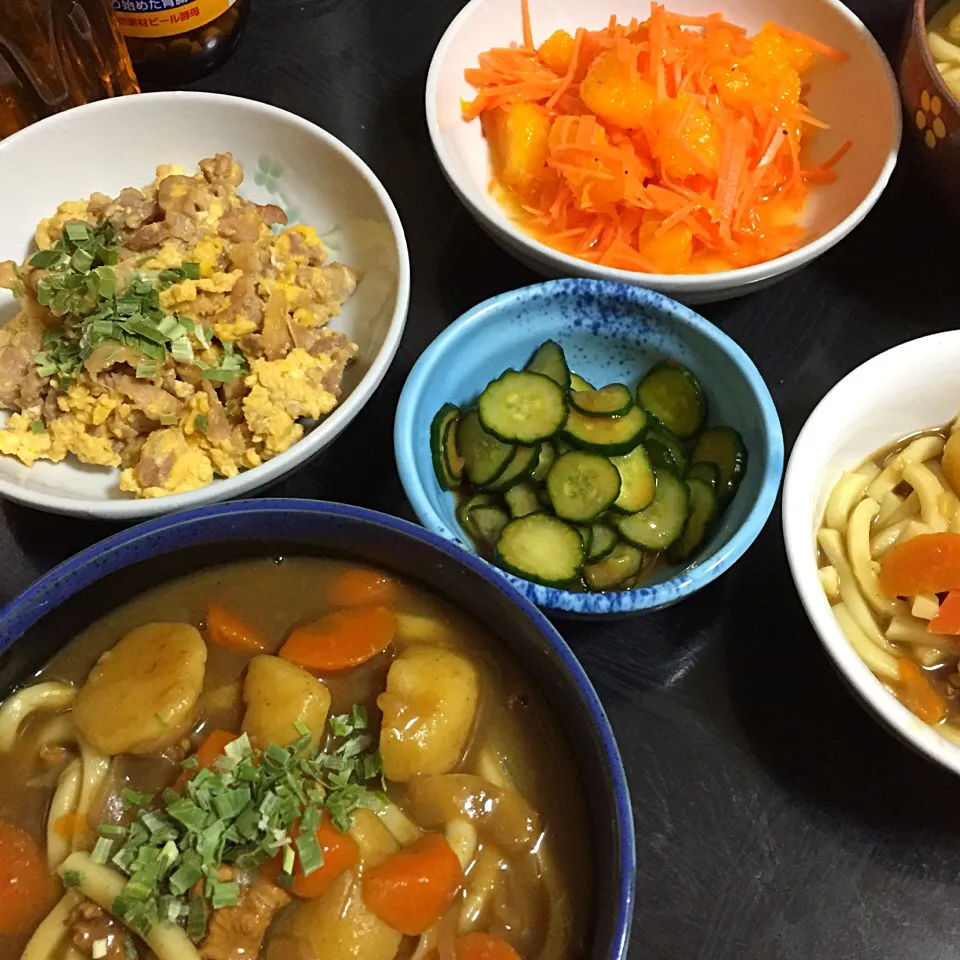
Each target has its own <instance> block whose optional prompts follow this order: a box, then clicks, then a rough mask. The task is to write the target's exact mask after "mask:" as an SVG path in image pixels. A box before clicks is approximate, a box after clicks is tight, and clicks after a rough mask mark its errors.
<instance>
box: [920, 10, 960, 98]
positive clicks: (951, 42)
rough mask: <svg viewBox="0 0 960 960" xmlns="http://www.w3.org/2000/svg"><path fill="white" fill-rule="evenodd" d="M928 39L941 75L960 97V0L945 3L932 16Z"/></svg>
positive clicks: (956, 95)
mask: <svg viewBox="0 0 960 960" xmlns="http://www.w3.org/2000/svg"><path fill="white" fill-rule="evenodd" d="M927 41H928V43H929V44H930V52H931V53H932V54H933V59H934V60H935V61H936V64H937V70H938V71H939V73H940V76H942V77H943V79H944V82H945V83H946V84H947V86H948V87H949V88H950V90H951V91H952V92H953V95H954V96H955V97H960V0H951V2H949V3H945V4H944V5H943V6H942V7H941V8H940V9H939V10H938V11H937V12H936V13H935V14H934V15H933V16H932V17H931V18H930V22H929V23H928V24H927Z"/></svg>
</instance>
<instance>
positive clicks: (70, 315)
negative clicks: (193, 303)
mask: <svg viewBox="0 0 960 960" xmlns="http://www.w3.org/2000/svg"><path fill="white" fill-rule="evenodd" d="M121 246H122V239H121V237H120V235H119V234H118V233H117V231H116V230H115V229H114V227H113V225H112V224H111V223H110V222H109V221H108V220H104V221H102V222H101V223H99V224H98V225H97V226H96V227H91V226H90V225H89V224H86V223H81V222H80V221H71V222H69V223H67V224H66V226H65V227H64V228H63V234H62V235H61V236H60V239H59V240H58V241H57V242H56V244H54V246H52V247H51V248H50V249H49V250H41V251H39V252H38V253H35V254H34V255H33V257H31V258H30V266H31V267H36V268H38V269H43V270H46V271H47V273H46V275H45V276H44V277H43V278H42V279H41V280H40V281H39V283H38V284H37V300H38V301H39V303H40V304H41V305H42V306H45V307H49V309H50V311H51V312H52V313H53V314H54V316H56V317H59V318H61V320H62V325H61V326H60V327H58V328H57V329H54V330H49V331H47V332H46V333H45V334H44V338H43V349H42V350H41V351H40V353H38V354H37V355H36V357H35V362H36V364H37V372H38V373H39V375H40V376H41V377H55V378H57V380H58V383H59V386H60V388H61V389H63V390H65V389H67V388H68V387H69V386H70V384H71V383H72V382H73V380H74V377H75V376H76V373H77V370H78V368H79V366H80V364H81V363H82V362H83V361H84V360H86V359H87V358H88V357H89V356H90V355H91V354H92V353H93V351H94V350H96V349H97V348H98V347H100V346H101V345H103V344H106V343H113V344H115V345H116V347H117V348H118V349H119V348H120V347H122V346H126V347H130V348H131V349H133V350H135V351H136V352H137V353H138V354H139V355H140V356H141V358H142V359H141V360H140V361H139V362H138V363H137V366H136V375H137V376H138V377H141V378H143V379H152V378H153V377H155V376H156V375H157V373H158V371H159V367H160V365H161V364H163V363H164V362H165V361H166V360H167V358H168V356H169V357H171V358H172V359H173V360H174V361H175V362H177V363H191V364H195V365H197V366H201V367H202V368H203V370H204V374H203V375H204V377H205V378H207V379H209V380H219V381H221V382H228V381H230V380H232V379H233V378H234V377H236V376H238V375H239V374H242V373H243V372H244V371H245V370H246V361H245V360H244V358H243V356H242V355H240V354H236V353H234V350H233V345H232V344H225V345H224V348H223V356H222V357H221V360H220V363H219V365H218V366H217V367H214V368H212V369H211V368H210V367H209V365H207V364H199V363H198V362H197V361H196V360H195V358H194V350H193V343H192V342H191V340H190V334H193V335H194V336H195V337H196V339H197V342H198V343H199V344H200V346H201V347H203V348H204V349H207V348H208V347H210V346H211V334H212V332H211V331H210V330H209V329H208V328H202V330H195V329H194V323H193V321H192V320H191V319H190V318H189V317H179V316H174V315H172V314H169V313H166V312H165V311H164V310H163V309H162V308H161V306H160V291H161V290H163V289H166V288H167V287H169V286H170V285H171V284H174V283H179V282H181V281H183V280H188V279H189V280H198V279H199V278H200V264H199V263H196V262H193V261H189V262H186V263H183V264H182V265H181V266H180V267H179V268H178V269H176V270H161V271H159V273H157V275H156V279H155V280H152V279H150V278H149V277H148V276H143V275H141V274H134V276H133V278H132V279H131V280H130V282H129V283H128V284H127V286H126V288H125V289H123V290H122V291H120V290H118V287H117V275H116V273H115V271H114V270H113V269H112V268H113V266H114V265H116V263H117V252H118V250H119V249H120V248H121ZM227 347H229V349H227Z"/></svg>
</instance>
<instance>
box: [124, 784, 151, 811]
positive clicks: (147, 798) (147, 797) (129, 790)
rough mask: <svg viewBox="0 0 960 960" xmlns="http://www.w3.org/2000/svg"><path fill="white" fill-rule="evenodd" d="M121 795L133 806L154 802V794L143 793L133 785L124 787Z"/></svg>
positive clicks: (142, 805)
mask: <svg viewBox="0 0 960 960" xmlns="http://www.w3.org/2000/svg"><path fill="white" fill-rule="evenodd" d="M120 796H121V797H122V798H123V799H124V800H125V801H126V802H127V803H128V804H130V806H132V807H145V806H146V805H147V804H148V803H152V802H153V795H152V794H150V793H141V792H140V791H139V790H134V789H133V787H124V788H123V790H122V791H121V792H120Z"/></svg>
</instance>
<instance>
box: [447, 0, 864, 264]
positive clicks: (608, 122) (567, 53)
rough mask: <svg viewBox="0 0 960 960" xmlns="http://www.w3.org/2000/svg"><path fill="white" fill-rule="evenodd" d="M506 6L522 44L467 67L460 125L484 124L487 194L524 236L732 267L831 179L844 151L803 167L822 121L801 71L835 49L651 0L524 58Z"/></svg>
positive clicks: (590, 249)
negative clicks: (646, 8) (624, 17)
mask: <svg viewBox="0 0 960 960" xmlns="http://www.w3.org/2000/svg"><path fill="white" fill-rule="evenodd" d="M520 6H521V14H522V21H523V46H518V45H516V44H514V45H512V46H510V45H504V46H502V47H496V48H493V49H490V50H487V51H486V52H484V53H482V54H481V55H480V56H479V58H478V63H477V66H475V67H471V68H470V69H468V70H466V71H465V74H464V76H465V78H466V80H467V82H468V83H469V84H470V85H471V86H472V87H474V89H475V90H476V91H477V92H476V96H475V97H474V98H473V100H470V101H464V103H463V105H462V115H463V117H464V119H465V120H473V119H476V118H478V117H479V118H480V119H481V122H482V124H483V132H484V135H485V136H486V138H487V140H488V142H489V145H490V150H491V156H492V159H493V178H492V182H491V187H490V189H491V193H493V194H494V195H495V196H496V197H497V198H498V199H500V200H501V202H503V203H504V204H505V205H506V206H507V208H508V210H509V212H510V214H511V215H512V216H513V217H514V218H515V219H516V221H517V222H518V223H519V224H520V225H521V226H522V227H523V228H524V229H525V230H527V231H528V232H529V233H530V234H531V235H532V236H533V237H534V238H535V239H537V240H540V241H541V242H543V243H546V244H548V245H549V246H552V247H554V248H555V249H557V250H560V251H561V252H563V253H566V254H569V255H571V256H575V257H580V258H582V259H584V260H588V261H590V262H592V263H600V264H603V265H605V266H614V267H616V268H617V269H623V270H635V271H640V272H648V273H664V272H675V273H695V272H697V271H698V270H699V269H709V270H717V269H724V268H726V269H733V268H735V267H740V266H747V265H750V264H753V263H762V262H764V261H767V260H771V259H773V258H775V257H779V256H782V255H783V254H784V253H787V252H789V251H790V250H793V249H796V247H797V246H799V245H800V244H801V243H802V242H803V241H804V234H803V230H802V229H801V228H800V226H799V219H800V212H801V209H802V207H803V204H804V201H805V199H806V197H807V194H808V192H809V190H810V189H811V188H812V187H814V186H815V185H816V184H822V183H828V182H831V181H832V180H834V179H836V177H837V168H838V165H839V164H840V161H841V160H842V159H843V157H844V156H845V155H846V153H847V151H848V150H849V149H850V147H851V142H850V141H847V142H845V143H844V144H843V145H842V146H841V147H840V148H839V149H837V150H836V151H835V152H834V154H833V155H832V156H831V157H830V158H829V159H828V160H826V161H824V162H823V163H819V164H816V165H813V166H810V165H806V166H801V159H800V158H801V150H803V151H804V153H805V152H806V151H805V148H806V145H807V142H808V140H809V138H810V137H812V136H815V135H816V131H817V130H822V129H826V128H827V126H828V125H827V124H825V123H823V122H822V121H820V120H819V119H818V118H816V117H814V116H813V115H812V114H811V113H810V111H809V109H808V108H807V106H806V96H807V92H808V84H807V83H806V82H805V81H804V80H802V76H803V74H804V73H806V71H807V70H809V69H810V67H811V65H812V64H813V63H814V62H815V60H816V57H817V56H823V57H826V58H828V59H830V60H834V61H840V60H843V59H845V54H844V53H843V52H842V51H839V50H837V49H835V48H834V47H831V46H829V45H827V44H825V43H823V42H822V41H819V40H817V39H815V38H813V37H809V36H807V35H806V34H803V33H800V32H798V31H796V30H791V29H787V28H785V27H781V26H778V25H776V24H769V23H768V24H766V25H765V26H764V27H763V29H761V30H760V31H759V32H758V33H757V34H756V35H754V36H752V37H750V36H748V35H747V32H746V31H745V30H744V29H743V28H742V27H738V26H737V25H735V24H731V23H729V22H727V21H726V20H724V18H723V16H722V14H720V13H711V14H710V15H708V16H701V17H697V16H686V15H681V14H676V13H671V12H670V11H669V10H667V9H666V7H665V6H664V5H663V4H662V3H657V2H654V3H651V5H650V16H649V18H648V19H647V20H646V21H644V22H642V23H640V22H638V21H637V20H636V19H632V20H630V21H629V22H628V23H620V22H618V20H617V17H616V16H615V15H614V16H611V17H610V18H609V20H608V22H607V23H606V25H605V26H604V27H602V28H601V29H598V30H591V29H588V28H586V27H580V28H578V29H577V30H576V32H575V35H574V36H571V35H570V34H569V33H566V32H565V31H563V30H558V31H555V32H554V33H553V34H551V35H550V37H549V39H548V40H547V41H545V42H544V43H543V45H542V46H541V47H540V48H539V49H534V47H533V37H532V30H531V27H530V11H529V5H528V0H521V2H520ZM545 55H546V56H545ZM547 58H549V59H547ZM519 107H522V108H523V109H522V110H521V111H519V112H516V113H515V112H514V111H517V109H518V108H519ZM677 231H679V232H677ZM671 237H673V238H674V239H675V240H676V242H673V241H672V240H671V239H670V238H671ZM691 237H692V242H689V238H691ZM651 240H652V242H651Z"/></svg>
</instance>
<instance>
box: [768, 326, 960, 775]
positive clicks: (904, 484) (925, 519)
mask: <svg viewBox="0 0 960 960" xmlns="http://www.w3.org/2000/svg"><path fill="white" fill-rule="evenodd" d="M958 369H960V331H952V332H947V333H938V334H934V335H933V336H929V337H922V338H921V339H919V340H912V341H910V342H909V343H905V344H902V345H900V346H898V347H894V348H893V349H891V350H888V351H886V352H885V353H882V354H880V355H879V356H876V357H874V358H873V359H871V360H869V361H867V362H866V363H864V364H863V365H861V366H860V367H857V369H855V370H854V371H853V372H852V373H850V374H848V375H847V376H846V377H844V379H843V380H841V381H840V382H839V383H838V384H837V385H836V386H835V387H834V388H833V389H832V390H831V391H830V392H829V393H828V394H827V395H826V396H825V397H824V398H823V400H821V401H820V403H819V405H818V406H817V407H816V409H815V410H814V411H813V413H812V414H811V415H810V418H809V419H808V420H807V422H806V424H805V425H804V427H803V430H802V431H801V432H800V436H799V437H798V439H797V442H796V445H795V446H794V449H793V453H792V454H791V457H790V461H789V464H788V467H787V472H786V479H785V483H784V493H783V532H784V540H785V543H786V548H787V558H788V561H789V564H790V569H791V572H792V574H793V578H794V582H795V584H796V587H797V591H798V593H799V594H800V599H801V600H802V602H803V605H804V607H805V609H806V612H807V615H808V616H809V618H810V621H811V623H812V624H813V626H814V628H815V629H816V630H817V633H818V634H819V635H820V639H821V640H822V641H823V644H824V646H825V647H826V649H827V652H828V653H829V654H830V656H831V657H832V658H833V661H834V663H835V664H836V666H837V667H838V668H839V669H840V671H841V672H842V674H843V675H844V676H845V677H846V679H847V680H848V681H849V683H850V684H851V686H852V687H853V688H854V690H855V691H856V692H857V693H858V694H859V695H860V696H861V697H862V698H863V700H864V701H865V702H866V704H867V705H868V706H869V707H870V708H871V709H872V710H873V711H874V712H875V713H876V714H877V716H878V717H879V718H880V719H882V720H883V721H884V722H885V723H886V724H887V725H888V726H889V727H891V728H892V729H893V730H894V731H895V732H896V733H897V734H899V735H900V736H901V737H902V738H903V739H905V740H906V741H907V742H909V743H910V744H911V745H913V746H914V747H916V748H917V749H918V750H920V751H921V752H922V753H924V754H926V755H927V756H928V757H930V758H931V759H933V760H936V761H937V762H938V763H941V764H943V765H944V766H945V767H948V768H949V769H951V770H953V771H954V772H956V773H960V674H958V664H960V635H958V634H960V624H958V625H957V626H956V627H954V626H953V625H951V623H950V620H951V617H952V616H953V610H954V609H956V607H955V606H954V604H960V594H957V595H955V596H954V595H952V594H951V591H953V590H956V588H957V587H960V579H958V580H957V583H955V584H954V583H952V576H953V575H952V571H953V569H954V568H956V570H957V575H958V577H960V562H958V561H956V560H954V559H953V557H954V556H957V557H960V469H958V467H960V432H957V428H958V426H960V421H958V412H960V380H958V377H957V371H958ZM951 437H952V438H953V440H952V441H951ZM951 478H953V479H952V480H951ZM955 547H956V548H957V553H956V554H954V553H952V550H953V549H954V548H955Z"/></svg>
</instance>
